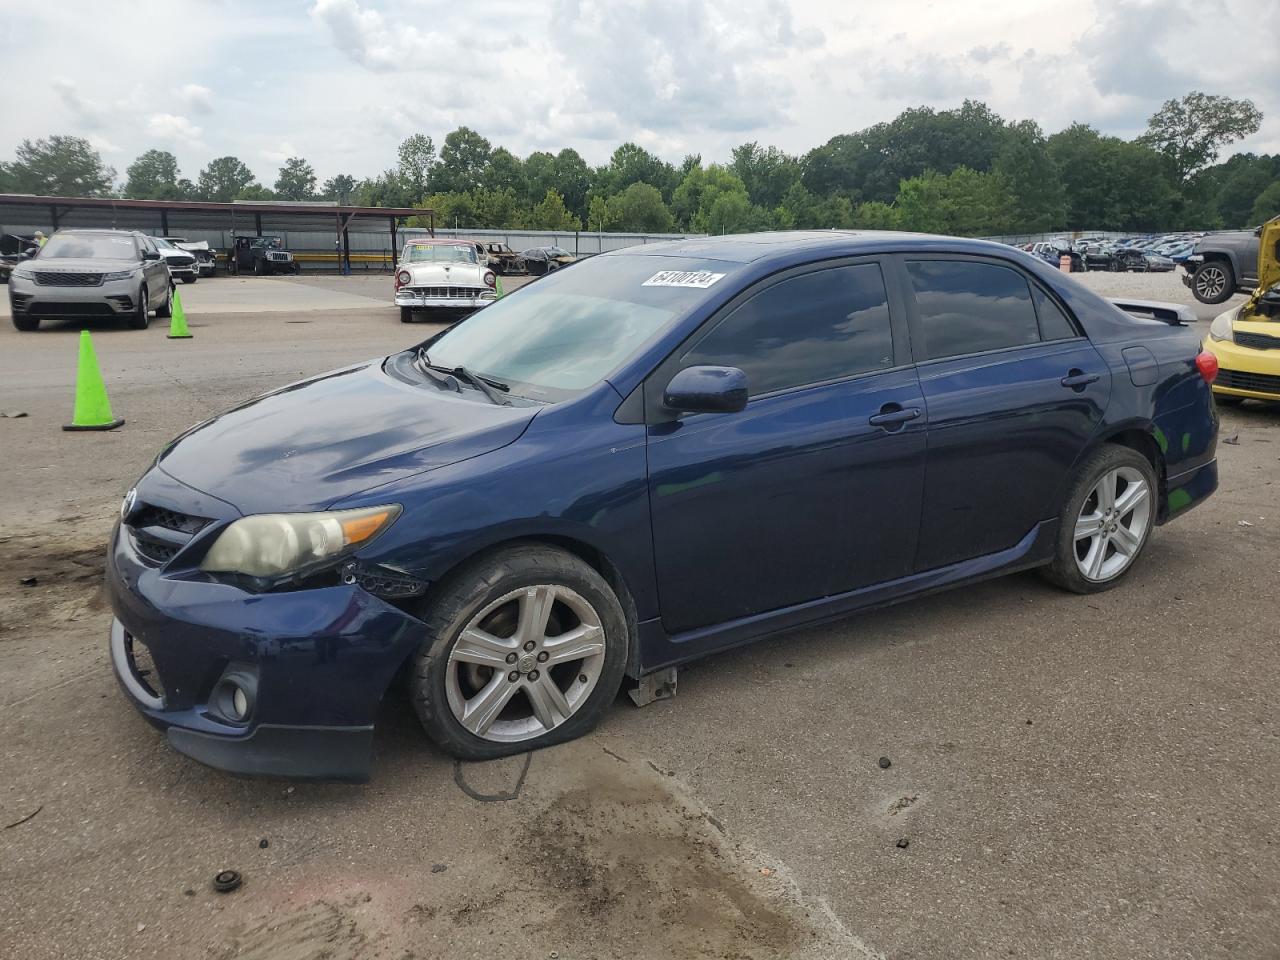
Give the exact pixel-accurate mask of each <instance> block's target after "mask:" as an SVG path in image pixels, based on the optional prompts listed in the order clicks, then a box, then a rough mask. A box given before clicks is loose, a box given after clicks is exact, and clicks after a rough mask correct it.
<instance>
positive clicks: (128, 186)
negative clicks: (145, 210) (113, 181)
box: [124, 150, 190, 200]
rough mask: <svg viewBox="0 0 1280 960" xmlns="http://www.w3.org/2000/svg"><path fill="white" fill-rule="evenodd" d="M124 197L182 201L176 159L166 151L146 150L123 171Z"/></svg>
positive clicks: (182, 194)
mask: <svg viewBox="0 0 1280 960" xmlns="http://www.w3.org/2000/svg"><path fill="white" fill-rule="evenodd" d="M182 182H183V183H186V184H190V181H189V180H187V181H182ZM124 195H125V196H126V197H131V198H133V199H135V200H179V199H182V198H183V197H184V196H185V194H184V192H183V188H182V187H181V186H179V177H178V158H177V157H175V156H174V155H173V154H172V153H170V152H169V151H168V150H148V151H147V152H146V153H144V154H142V155H141V156H139V157H138V159H136V160H134V161H133V163H131V164H129V166H128V168H127V169H126V170H125V184H124Z"/></svg>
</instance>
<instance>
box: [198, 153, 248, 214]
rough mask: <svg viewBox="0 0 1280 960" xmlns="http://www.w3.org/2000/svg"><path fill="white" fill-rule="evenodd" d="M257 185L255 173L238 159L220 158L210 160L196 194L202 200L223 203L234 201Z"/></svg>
mask: <svg viewBox="0 0 1280 960" xmlns="http://www.w3.org/2000/svg"><path fill="white" fill-rule="evenodd" d="M254 183H256V178H255V177H254V175H253V171H252V170H250V169H249V168H248V167H246V166H245V165H244V164H243V163H241V162H240V160H239V159H237V158H236V157H219V158H218V159H216V160H210V161H209V165H208V166H207V167H205V168H204V169H203V170H201V171H200V179H199V181H198V182H197V184H196V193H197V194H199V196H200V199H202V200H216V201H219V202H222V203H226V202H227V201H230V200H234V199H235V198H236V197H238V196H239V195H240V194H241V193H242V192H243V191H244V190H245V189H246V188H247V187H249V186H250V185H251V184H254Z"/></svg>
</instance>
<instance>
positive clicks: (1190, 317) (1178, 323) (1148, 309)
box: [1111, 297, 1196, 327]
mask: <svg viewBox="0 0 1280 960" xmlns="http://www.w3.org/2000/svg"><path fill="white" fill-rule="evenodd" d="M1111 302H1112V303H1114V304H1115V305H1116V306H1117V307H1119V308H1120V309H1121V310H1123V311H1124V312H1125V313H1127V314H1129V315H1130V316H1134V317H1141V318H1143V319H1144V320H1159V321H1160V322H1161V323H1167V324H1169V325H1170V326H1174V327H1182V326H1186V325H1187V324H1189V323H1195V322H1196V315H1195V312H1194V311H1193V310H1192V309H1191V308H1190V307H1184V306H1183V305H1182V304H1180V303H1166V302H1164V301H1162V300H1130V299H1127V298H1124V297H1112V298H1111Z"/></svg>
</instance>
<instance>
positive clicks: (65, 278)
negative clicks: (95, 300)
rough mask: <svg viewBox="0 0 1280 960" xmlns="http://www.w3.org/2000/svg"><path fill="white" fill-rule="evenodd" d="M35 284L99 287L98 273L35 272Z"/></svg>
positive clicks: (99, 277)
mask: <svg viewBox="0 0 1280 960" xmlns="http://www.w3.org/2000/svg"><path fill="white" fill-rule="evenodd" d="M35 277H36V283H38V284H39V285H40V286H42V287H99V286H102V274H100V273H61V272H57V271H53V270H37V271H36V273H35Z"/></svg>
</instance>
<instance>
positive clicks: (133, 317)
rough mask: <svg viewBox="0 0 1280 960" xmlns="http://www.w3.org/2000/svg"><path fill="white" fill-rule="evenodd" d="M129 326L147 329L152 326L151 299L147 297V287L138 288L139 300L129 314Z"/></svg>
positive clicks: (135, 328)
mask: <svg viewBox="0 0 1280 960" xmlns="http://www.w3.org/2000/svg"><path fill="white" fill-rule="evenodd" d="M129 326H131V327H132V328H133V329H134V330H145V329H147V327H149V326H151V301H150V300H149V299H148V297H147V288H146V287H139V288H138V302H137V304H136V305H135V306H134V308H133V313H132V314H130V316H129Z"/></svg>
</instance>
